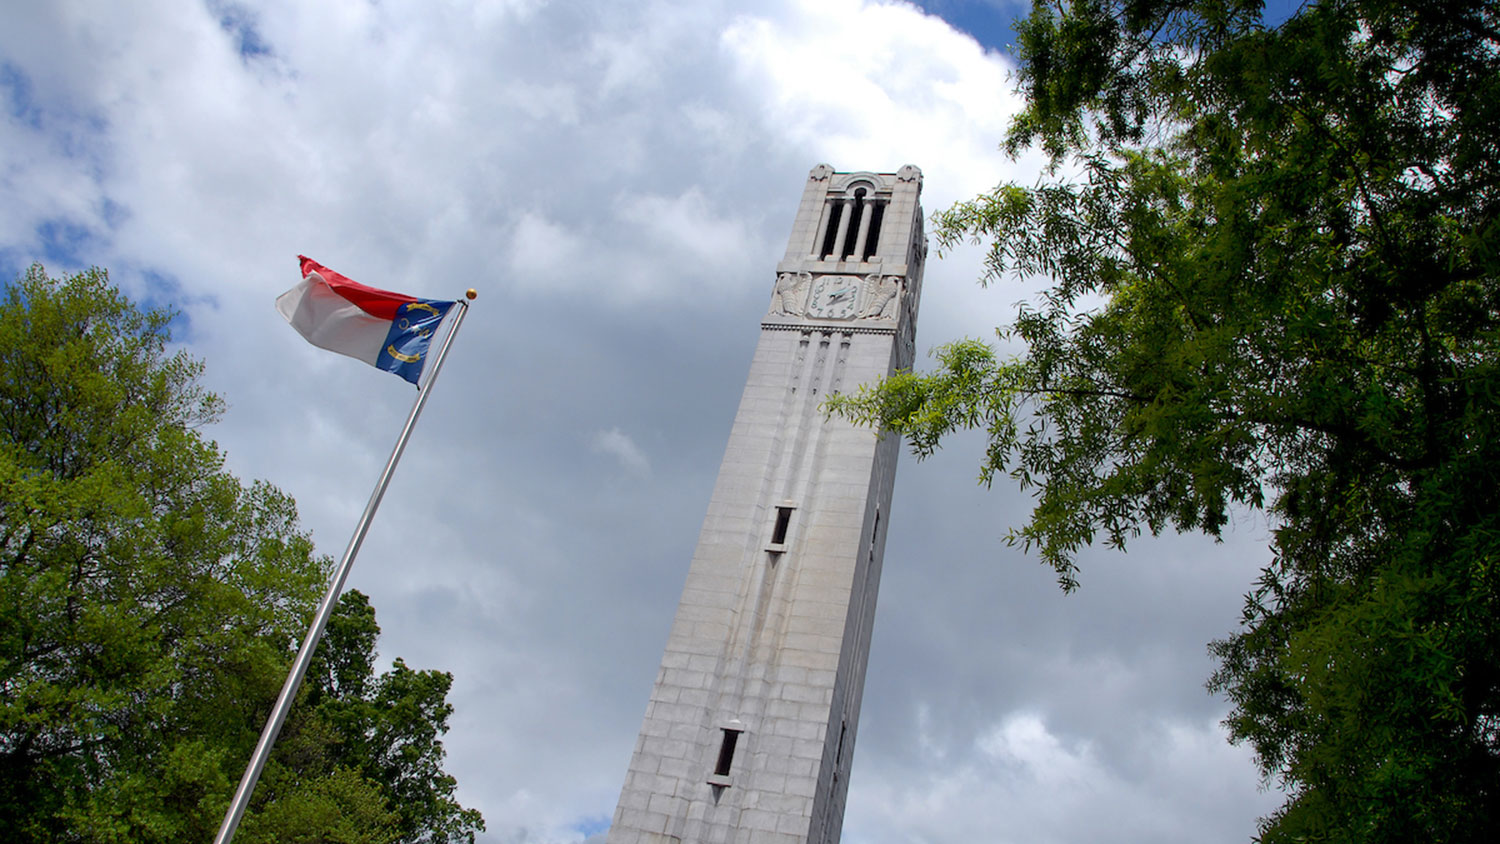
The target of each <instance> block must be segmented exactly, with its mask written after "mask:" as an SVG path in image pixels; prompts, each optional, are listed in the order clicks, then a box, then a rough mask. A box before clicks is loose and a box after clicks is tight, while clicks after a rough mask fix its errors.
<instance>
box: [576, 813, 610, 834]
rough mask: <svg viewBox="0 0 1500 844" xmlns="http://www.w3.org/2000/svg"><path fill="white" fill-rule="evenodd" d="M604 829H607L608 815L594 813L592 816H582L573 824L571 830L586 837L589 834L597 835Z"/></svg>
mask: <svg viewBox="0 0 1500 844" xmlns="http://www.w3.org/2000/svg"><path fill="white" fill-rule="evenodd" d="M606 829H609V815H596V816H595V817H592V818H584V819H583V820H580V821H577V822H575V823H574V824H573V831H574V832H577V833H578V834H579V835H582V836H583V837H584V838H588V837H589V836H591V835H598V834H599V833H601V832H603V831H605V830H606Z"/></svg>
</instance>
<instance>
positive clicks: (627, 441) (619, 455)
mask: <svg viewBox="0 0 1500 844" xmlns="http://www.w3.org/2000/svg"><path fill="white" fill-rule="evenodd" d="M592 445H593V449H594V451H595V452H597V453H599V454H606V455H609V456H610V457H613V458H614V459H616V460H618V461H620V466H621V467H622V468H624V469H625V470H626V471H628V472H630V473H632V474H636V475H647V474H650V472H651V461H649V460H648V459H646V452H644V451H642V450H641V447H640V446H638V445H636V444H635V440H632V439H631V438H630V435H628V434H626V433H625V432H624V431H621V430H620V429H619V428H610V429H609V430H608V431H598V432H596V433H595V434H594V437H593V442H592Z"/></svg>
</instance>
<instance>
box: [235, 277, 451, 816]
mask: <svg viewBox="0 0 1500 844" xmlns="http://www.w3.org/2000/svg"><path fill="white" fill-rule="evenodd" d="M469 293H470V297H471V298H472V294H473V291H472V290H471V291H469ZM468 312H469V303H468V302H466V301H464V300H463V299H459V300H458V314H457V315H456V316H455V317H454V318H453V328H452V329H451V330H449V332H448V336H447V337H445V338H443V345H442V346H440V347H439V348H438V353H437V356H436V357H434V358H433V359H432V374H431V375H429V376H428V377H427V383H426V384H425V385H423V386H422V388H421V389H420V390H418V391H417V400H416V402H415V403H413V404H412V407H411V414H410V415H409V416H407V417H406V425H405V427H403V428H402V429H401V436H399V437H397V438H396V447H395V448H393V449H392V450H391V459H390V460H388V461H387V462H386V464H385V471H384V472H381V473H380V480H379V481H377V482H376V483H375V491H374V492H372V493H370V502H369V503H368V504H366V505H365V512H364V515H362V516H360V517H359V525H358V526H356V527H355V528H354V535H353V536H352V537H350V538H349V547H348V548H346V549H345V550H344V557H343V559H341V560H339V564H338V568H337V569H335V570H334V574H333V580H332V582H330V583H329V584H328V592H327V593H326V594H325V595H324V596H323V603H322V604H320V605H319V606H318V612H317V615H315V616H314V617H313V623H312V627H311V628H309V629H308V631H307V637H306V638H304V639H303V640H302V647H301V648H299V649H298V650H297V659H296V660H295V661H294V662H293V663H292V671H291V673H290V674H288V675H287V678H286V683H285V684H283V685H282V687H281V694H280V696H278V697H277V698H276V706H275V707H273V708H272V709H271V717H270V718H268V719H267V720H266V726H265V729H263V730H261V733H260V741H259V742H257V743H256V745H255V752H254V753H253V754H251V756H250V764H249V765H247V766H246V767H245V775H244V776H242V777H240V785H239V788H237V789H235V792H234V799H233V800H232V801H230V803H229V811H227V812H225V813H224V822H223V824H221V825H220V826H219V834H218V835H217V836H215V837H214V844H229V842H231V841H233V840H234V833H235V830H236V829H238V828H239V825H240V820H241V819H242V818H244V816H245V809H246V808H247V807H249V805H250V795H251V793H252V792H254V791H255V783H256V781H257V780H259V779H260V774H261V771H262V770H263V769H264V768H265V767H266V760H267V759H269V758H270V756H271V746H272V745H274V744H276V737H277V736H278V735H280V734H281V727H282V725H283V724H285V723H286V716H287V713H288V712H290V711H291V708H292V702H293V701H294V700H295V699H296V697H297V689H298V688H299V687H300V686H301V685H302V679H303V678H304V677H306V676H307V668H308V666H309V665H310V664H311V663H312V657H313V651H315V650H317V647H318V641H319V640H320V639H322V638H323V628H325V627H327V626H328V619H329V617H331V616H332V615H333V606H334V604H335V603H337V602H338V599H339V594H340V593H341V592H343V591H344V581H345V580H347V579H348V578H349V569H351V568H353V566H354V555H355V554H358V553H359V546H360V544H361V543H363V542H364V541H365V533H367V532H368V531H369V529H370V521H371V519H373V518H374V516H375V510H376V509H377V508H378V507H380V499H381V498H383V497H384V496H385V488H386V487H387V486H388V485H389V484H390V482H391V476H392V475H393V474H395V472H396V463H397V461H399V460H400V459H401V452H403V451H405V450H406V441H407V440H408V439H410V438H411V431H412V428H413V427H414V426H415V425H416V424H417V417H418V416H420V415H421V413H422V405H424V404H426V403H427V396H428V395H429V394H430V393H431V392H432V385H433V384H434V383H435V382H436V381H437V377H438V373H439V372H441V371H442V368H443V358H444V357H446V356H447V354H448V346H449V345H451V344H452V343H453V337H454V336H455V335H456V334H458V329H459V326H461V325H463V321H464V316H465V315H466V314H468Z"/></svg>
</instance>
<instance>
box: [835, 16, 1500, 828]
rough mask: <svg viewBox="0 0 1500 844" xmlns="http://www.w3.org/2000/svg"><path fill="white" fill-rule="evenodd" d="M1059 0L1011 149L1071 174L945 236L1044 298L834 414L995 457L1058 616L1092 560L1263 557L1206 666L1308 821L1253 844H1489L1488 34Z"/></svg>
mask: <svg viewBox="0 0 1500 844" xmlns="http://www.w3.org/2000/svg"><path fill="white" fill-rule="evenodd" d="M1261 11H1262V4H1261V3H1260V2H1259V0H1121V1H1120V2H1110V0H1072V2H1055V3H1037V4H1036V6H1035V7H1034V9H1033V11H1032V13H1031V15H1030V17H1028V18H1027V19H1026V20H1025V21H1023V22H1021V23H1019V24H1018V26H1017V31H1018V36H1019V37H1018V45H1019V58H1020V60H1021V66H1020V70H1019V73H1018V80H1019V83H1020V86H1021V89H1022V92H1023V93H1024V95H1025V97H1026V106H1025V108H1024V109H1023V111H1022V112H1021V113H1020V115H1019V116H1018V117H1017V119H1016V120H1015V122H1014V123H1013V125H1012V128H1011V130H1010V133H1009V135H1008V136H1007V139H1006V146H1007V149H1008V150H1009V151H1010V152H1011V153H1012V154H1016V153H1018V152H1020V151H1021V150H1024V149H1026V148H1028V147H1030V146H1032V145H1040V147H1041V148H1042V149H1043V150H1044V151H1045V152H1046V154H1047V155H1048V156H1050V159H1051V162H1052V167H1051V169H1050V170H1049V171H1048V173H1047V175H1046V176H1045V177H1044V178H1043V179H1042V180H1041V181H1039V182H1038V183H1037V184H1036V185H1034V186H1030V187H1025V186H1019V185H1014V184H1009V185H1001V186H1000V187H998V188H996V189H995V190H994V191H992V192H990V193H988V194H986V195H983V196H980V197H978V198H976V199H974V200H971V201H968V202H962V203H959V204H958V205H956V206H954V207H953V208H951V209H948V210H947V211H945V212H942V213H940V214H938V215H937V217H936V231H937V237H938V240H939V243H940V247H941V248H951V247H953V246H954V245H956V244H958V243H960V242H963V241H965V240H969V239H973V240H974V241H976V242H981V241H987V242H988V243H989V252H988V255H987V259H986V268H985V277H984V281H985V283H990V282H996V281H999V280H1000V279H1002V278H1005V277H1010V276H1015V277H1017V278H1019V279H1021V280H1023V281H1026V280H1033V279H1045V280H1046V282H1047V285H1046V286H1045V288H1044V289H1043V290H1042V291H1041V292H1040V293H1039V294H1038V295H1035V296H1033V297H1032V300H1031V302H1030V303H1029V304H1024V305H1022V306H1021V308H1020V310H1019V312H1018V314H1017V316H1016V318H1015V321H1014V323H1013V324H1012V325H1010V326H1008V327H1007V328H1005V329H1004V330H1002V331H1001V332H1000V334H1001V339H1002V340H1003V341H1005V342H1007V343H1020V344H1024V351H1022V352H1021V353H1019V354H1016V355H1014V356H1009V357H1001V356H1000V355H998V354H997V353H996V351H995V350H994V348H993V347H991V346H990V345H988V344H985V343H982V342H979V341H976V340H964V341H960V342H957V343H953V344H950V345H948V346H945V347H942V348H940V349H939V350H938V352H937V358H938V366H937V369H936V371H935V372H933V373H931V374H927V375H915V374H911V373H904V374H899V375H897V376H895V377H892V378H891V379H888V380H887V381H885V382H884V383H882V384H880V385H879V386H878V387H877V388H875V389H873V390H866V391H863V392H861V393H859V394H858V395H855V396H844V397H837V398H835V399H834V400H833V402H832V403H831V408H832V409H833V410H834V411H836V412H840V413H843V414H845V415H847V416H849V417H851V418H855V419H860V420H863V421H866V422H869V423H872V424H876V425H879V426H882V427H884V428H886V429H889V430H891V431H895V432H897V433H900V434H903V435H905V436H907V437H909V438H910V441H911V447H912V449H913V450H914V452H915V453H916V454H917V455H918V456H925V455H927V454H931V453H932V451H933V450H934V449H936V448H938V447H939V446H940V444H941V443H942V441H943V439H944V438H945V437H946V436H947V435H948V434H950V433H952V432H953V431H955V430H958V429H961V428H981V429H984V430H986V431H987V432H988V435H989V447H988V450H987V452H986V455H985V458H984V463H983V466H982V480H983V482H984V483H986V484H989V483H991V482H992V481H993V480H994V478H995V477H996V476H997V475H999V476H1005V475H1009V476H1010V477H1011V478H1012V479H1014V480H1015V481H1016V482H1018V483H1019V484H1020V486H1021V487H1022V488H1035V490H1036V492H1037V498H1036V505H1035V507H1034V509H1033V511H1032V513H1031V516H1030V519H1029V520H1028V521H1027V522H1026V523H1025V524H1023V525H1021V526H1019V527H1017V528H1015V529H1014V530H1013V531H1012V533H1011V534H1010V537H1009V539H1010V541H1011V542H1013V543H1018V544H1020V545H1022V546H1023V547H1025V548H1028V549H1035V550H1036V551H1037V552H1038V553H1039V555H1040V556H1041V558H1042V559H1043V560H1044V561H1046V562H1047V563H1049V564H1050V565H1052V566H1053V567H1055V569H1056V570H1057V572H1058V575H1059V579H1060V581H1061V583H1062V585H1063V587H1064V588H1065V589H1072V588H1073V587H1075V586H1076V585H1077V583H1078V580H1077V578H1078V571H1077V569H1076V566H1075V558H1076V554H1077V552H1078V551H1079V549H1080V548H1081V547H1083V546H1084V545H1087V544H1089V543H1092V542H1093V541H1094V540H1095V539H1096V538H1097V539H1102V540H1103V541H1104V542H1105V543H1106V544H1108V545H1110V546H1113V547H1118V548H1121V549H1123V548H1124V547H1125V546H1126V544H1127V543H1128V542H1129V541H1130V540H1131V539H1132V538H1134V537H1137V536H1139V535H1140V534H1141V533H1142V532H1145V531H1149V532H1151V533H1153V534H1155V533H1158V532H1160V531H1163V530H1166V529H1169V528H1170V529H1177V530H1200V531H1203V532H1205V533H1207V534H1209V535H1211V536H1218V535H1219V532H1220V530H1221V529H1222V527H1223V526H1224V525H1225V523H1226V521H1227V519H1228V517H1229V514H1230V512H1231V510H1232V509H1234V508H1237V507H1248V508H1263V509H1265V510H1266V511H1267V512H1268V514H1269V515H1270V517H1271V519H1272V522H1273V525H1274V527H1275V530H1274V534H1273V537H1274V538H1273V542H1272V546H1271V549H1270V550H1271V552H1272V553H1271V561H1270V562H1269V564H1268V565H1267V566H1266V567H1265V569H1264V570H1263V572H1262V574H1261V576H1260V578H1259V580H1258V582H1257V583H1256V585H1255V587H1254V589H1253V591H1252V592H1251V593H1250V594H1249V595H1248V596H1247V599H1246V606H1245V611H1244V616H1243V619H1242V626H1241V629H1240V632H1239V633H1237V634H1236V635H1234V636H1231V637H1230V638H1228V639H1226V640H1223V641H1220V642H1216V643H1214V644H1213V645H1212V650H1213V652H1214V653H1215V654H1216V655H1217V657H1218V658H1219V661H1220V667H1219V669H1218V670H1217V672H1216V673H1215V675H1214V676H1213V678H1212V680H1211V681H1210V687H1211V689H1213V690H1215V691H1219V692H1222V693H1224V694H1226V695H1227V696H1228V698H1229V700H1230V701H1231V703H1232V704H1233V710H1232V712H1231V714H1230V716H1229V718H1228V721H1227V725H1228V727H1229V729H1230V734H1231V738H1232V740H1234V741H1237V742H1248V743H1249V744H1250V745H1251V746H1252V747H1253V748H1254V749H1255V751H1256V754H1257V762H1258V764H1259V765H1260V767H1261V770H1262V772H1263V774H1264V775H1265V776H1266V777H1268V778H1271V779H1275V780H1278V781H1279V782H1280V783H1281V784H1282V785H1283V787H1284V788H1285V789H1286V790H1287V794H1288V797H1287V801H1286V803H1285V804H1284V805H1283V806H1282V807H1281V809H1280V810H1278V811H1277V812H1276V813H1274V814H1273V815H1271V816H1270V817H1267V818H1264V819H1262V822H1261V828H1260V837H1261V839H1262V840H1264V841H1278V842H1279V841H1302V840H1307V841H1314V840H1316V841H1354V840H1358V841H1411V840H1430V841H1470V840H1473V841H1488V840H1493V839H1494V837H1495V834H1496V830H1497V828H1500V564H1497V563H1500V477H1497V474H1496V471H1495V467H1496V466H1497V465H1500V441H1497V436H1496V433H1497V429H1496V422H1495V419H1496V410H1497V406H1496V405H1497V396H1500V374H1497V371H1496V365H1497V362H1500V354H1497V352H1500V349H1497V343H1496V341H1497V337H1500V250H1497V243H1500V222H1497V211H1500V9H1497V7H1496V4H1494V3H1493V2H1481V1H1480V0H1468V1H1467V2H1465V1H1464V0H1459V2H1404V0H1328V2H1318V3H1305V4H1303V5H1302V6H1301V7H1300V8H1298V10H1297V11H1296V12H1295V14H1293V15H1292V17H1290V18H1289V19H1287V20H1286V21H1284V22H1282V23H1280V24H1279V25H1276V26H1269V25H1267V24H1266V23H1264V22H1263V20H1262V17H1261Z"/></svg>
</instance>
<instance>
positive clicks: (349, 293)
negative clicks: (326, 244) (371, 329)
mask: <svg viewBox="0 0 1500 844" xmlns="http://www.w3.org/2000/svg"><path fill="white" fill-rule="evenodd" d="M297 260H299V261H301V262H302V277H303V278H307V277H308V275H310V274H311V273H317V274H318V275H320V276H322V277H323V280H324V281H326V282H327V283H328V287H329V288H330V289H332V290H333V292H335V293H337V294H339V295H340V296H342V297H344V298H345V299H348V300H349V301H350V302H351V303H353V304H354V306H355V307H357V308H359V309H360V310H362V311H364V312H365V313H367V314H369V315H370V316H372V317H377V318H379V319H389V320H393V319H395V318H396V309H397V308H400V307H401V306H402V305H405V304H406V303H407V302H415V301H417V298H416V297H415V296H403V295H402V294H400V293H392V292H390V291H389V290H377V289H376V288H374V287H370V286H368V285H364V284H360V283H359V282H357V281H355V280H353V279H351V278H347V277H345V276H342V275H340V274H338V273H336V272H334V271H333V270H330V269H328V268H327V267H325V266H323V265H322V264H320V263H318V262H317V261H314V260H313V259H311V258H309V257H307V256H306V255H298V256H297Z"/></svg>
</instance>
